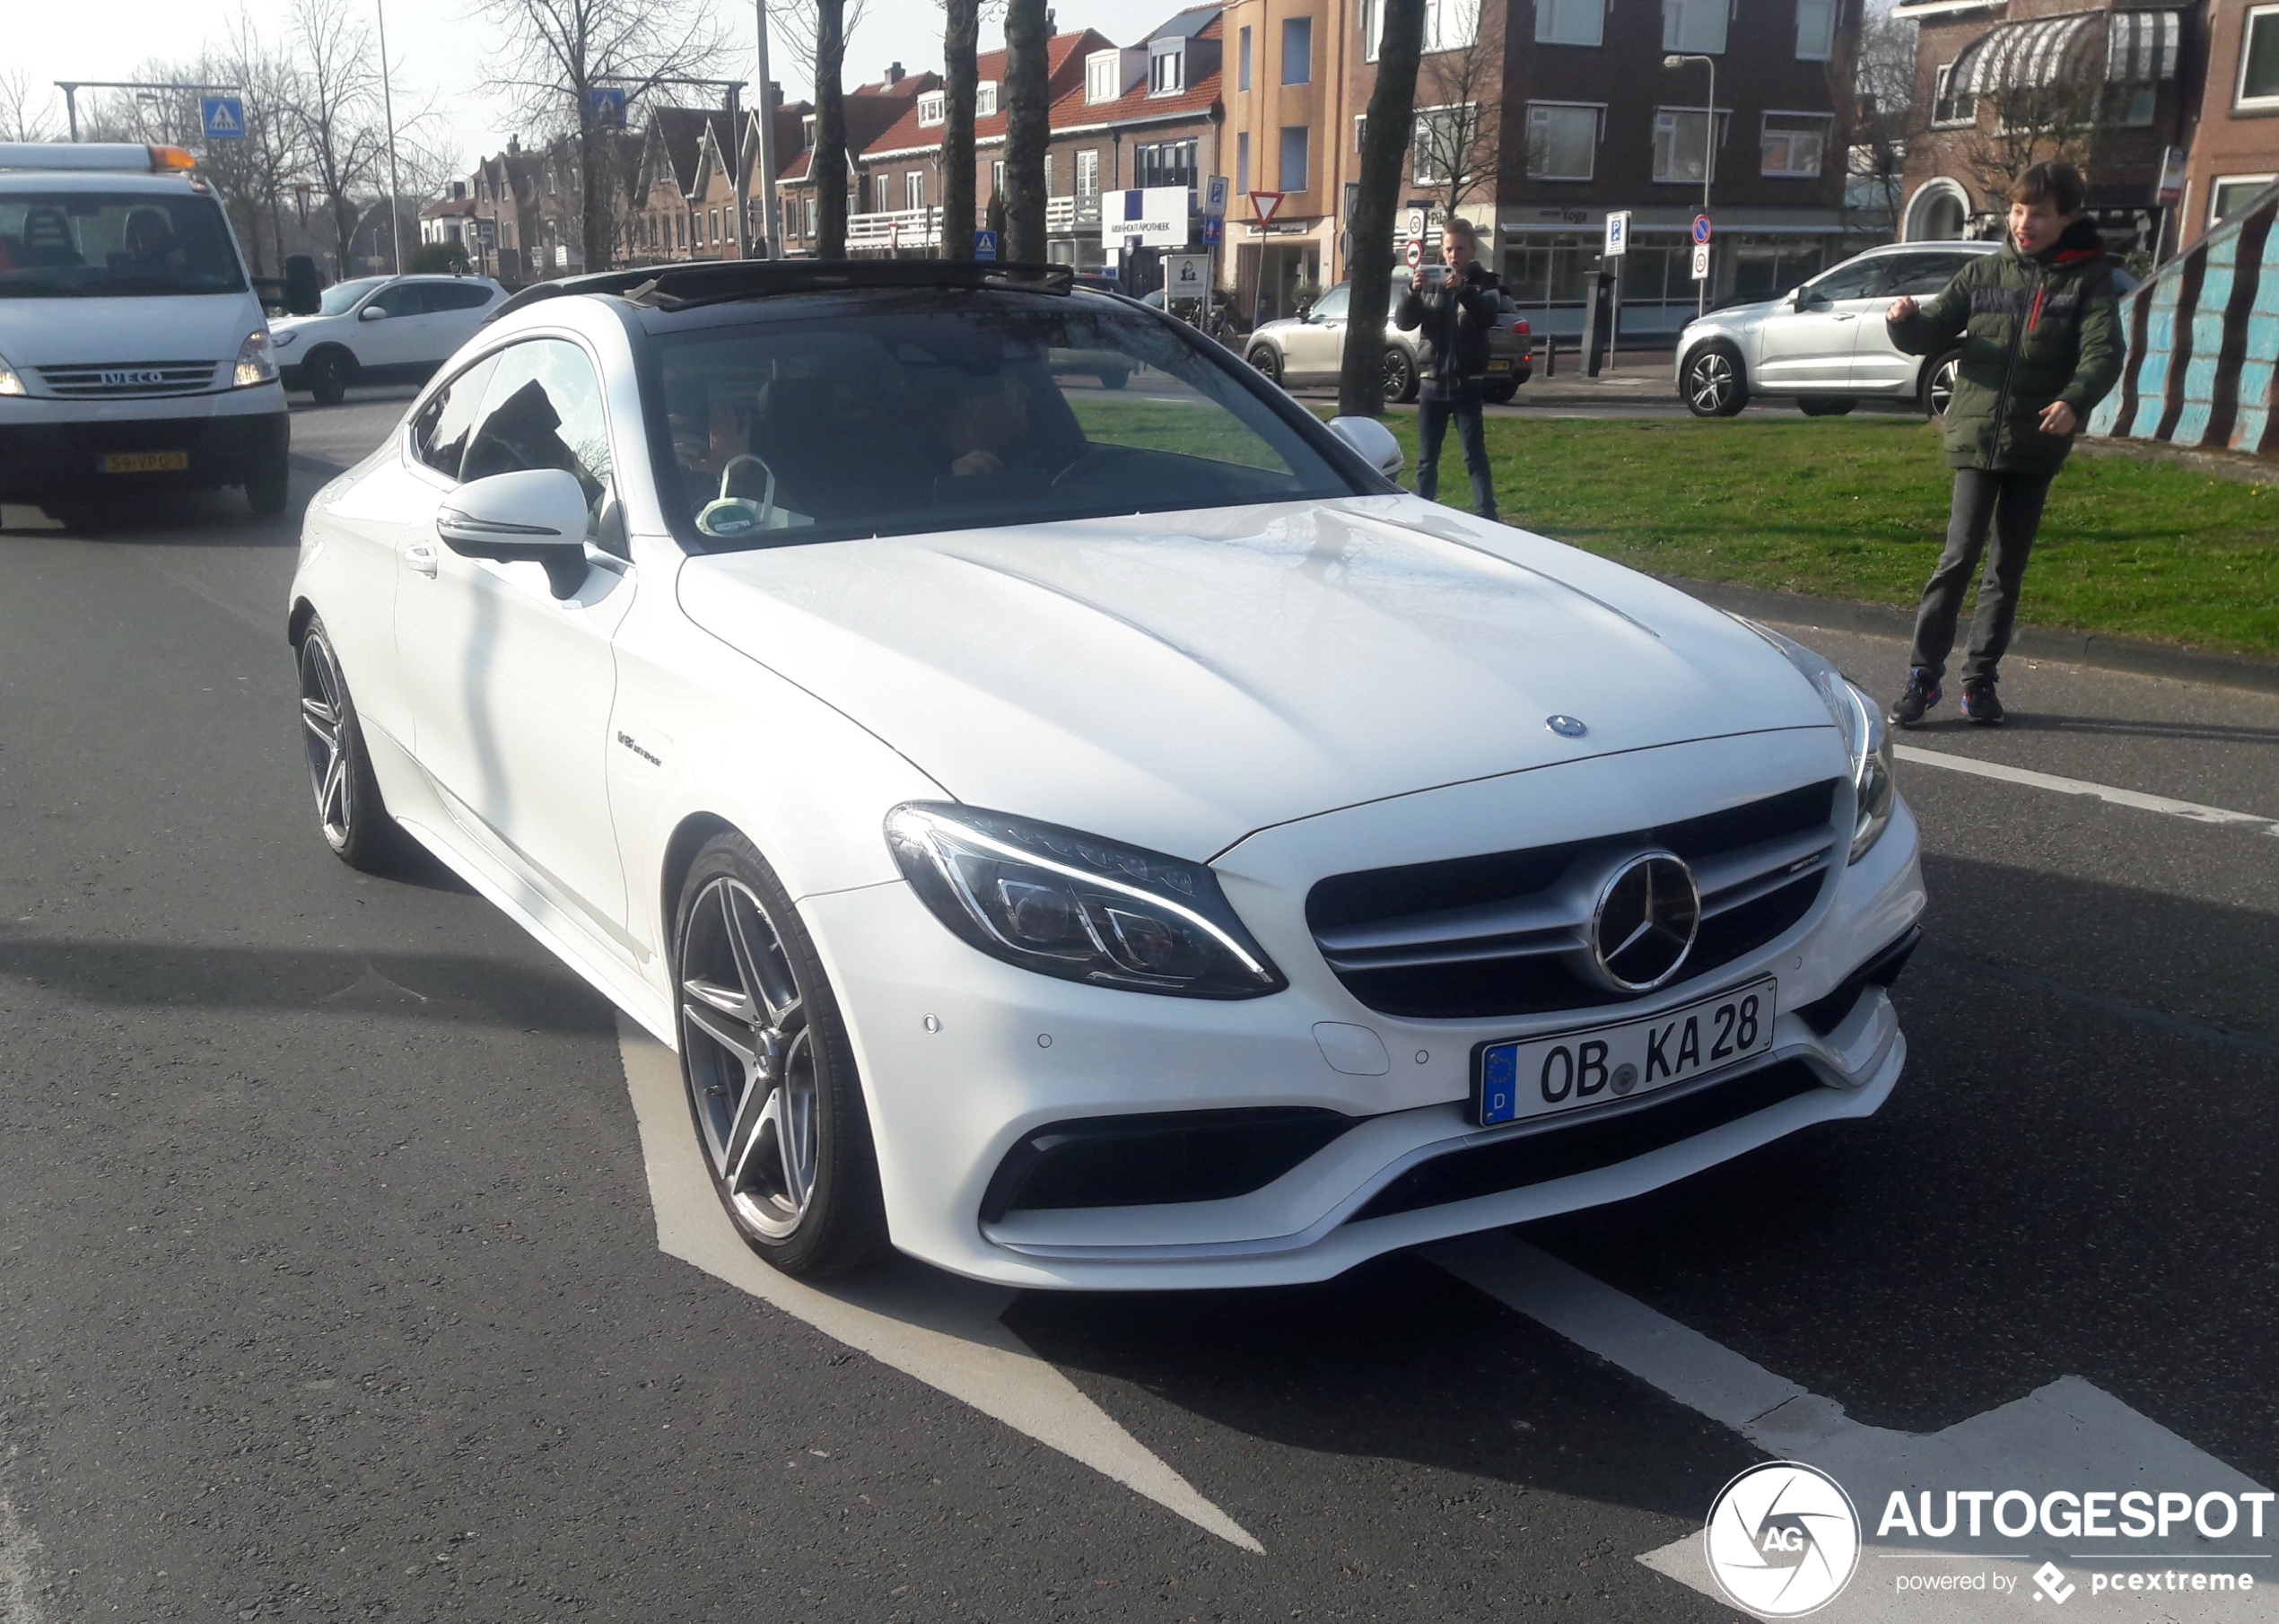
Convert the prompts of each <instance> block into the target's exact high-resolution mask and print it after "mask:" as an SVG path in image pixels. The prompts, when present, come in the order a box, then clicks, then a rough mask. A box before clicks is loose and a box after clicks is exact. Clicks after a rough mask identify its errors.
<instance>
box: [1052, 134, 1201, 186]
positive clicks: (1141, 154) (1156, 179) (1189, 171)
mask: <svg viewBox="0 0 2279 1624" xmlns="http://www.w3.org/2000/svg"><path fill="white" fill-rule="evenodd" d="M1078 157H1079V159H1081V157H1082V154H1078ZM1079 172H1080V171H1079ZM1131 178H1132V181H1133V183H1134V184H1135V185H1138V186H1141V187H1150V186H1189V187H1191V186H1192V185H1194V184H1195V143H1194V142H1192V141H1156V142H1149V143H1148V144H1145V145H1143V146H1137V147H1134V148H1133V149H1132V152H1131Z"/></svg>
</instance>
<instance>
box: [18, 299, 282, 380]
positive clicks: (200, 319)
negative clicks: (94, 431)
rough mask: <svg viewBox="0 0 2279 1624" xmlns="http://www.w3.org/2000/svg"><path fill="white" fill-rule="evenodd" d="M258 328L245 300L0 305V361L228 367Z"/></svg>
mask: <svg viewBox="0 0 2279 1624" xmlns="http://www.w3.org/2000/svg"><path fill="white" fill-rule="evenodd" d="M260 325H261V311H260V310H259V308H258V306H256V305H255V303H254V301H253V298H252V296H251V295H250V294H248V293H178V294H174V295H172V296H170V297H167V298H160V299H0V355H5V356H6V357H7V358H8V359H9V360H10V361H12V362H15V363H16V364H17V365H18V366H32V367H38V366H87V365H92V364H95V363H98V362H122V363H124V362H154V361H172V362H183V361H211V362H216V363H219V362H224V361H235V360H236V359H237V355H238V346H239V345H241V344H243V343H244V342H245V336H246V335H247V334H248V333H250V332H252V331H254V330H255V329H256V328H258V327H260Z"/></svg>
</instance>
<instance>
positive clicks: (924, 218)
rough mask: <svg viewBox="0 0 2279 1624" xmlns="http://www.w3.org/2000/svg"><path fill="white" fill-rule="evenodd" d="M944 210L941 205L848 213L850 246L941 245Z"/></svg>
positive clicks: (921, 246)
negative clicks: (940, 207)
mask: <svg viewBox="0 0 2279 1624" xmlns="http://www.w3.org/2000/svg"><path fill="white" fill-rule="evenodd" d="M941 234H942V212H941V210H939V208H922V209H890V210H882V211H879V212H878V213H876V214H850V215H848V216H847V246H848V247H849V248H851V249H856V248H862V249H891V248H904V249H930V248H939V247H940V246H941Z"/></svg>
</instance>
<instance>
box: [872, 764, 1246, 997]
mask: <svg viewBox="0 0 2279 1624" xmlns="http://www.w3.org/2000/svg"><path fill="white" fill-rule="evenodd" d="M886 844H887V845H888V846H889V847H890V848H891V849H892V850H893V851H894V854H895V863H896V864H897V865H898V866H899V867H900V868H901V869H902V872H903V877H904V878H905V879H907V880H909V881H910V884H911V888H912V890H914V891H916V892H917V893H918V895H919V896H920V898H921V900H923V901H924V903H925V904H926V906H927V907H928V908H930V909H931V910H932V911H933V914H934V917H935V918H937V919H939V920H940V921H941V922H942V923H943V924H945V925H947V927H948V928H949V930H951V932H952V933H953V934H955V935H956V936H958V937H960V938H962V939H964V940H965V941H966V942H969V943H971V944H972V945H973V946H974V947H978V948H980V949H981V950H982V952H984V953H986V954H989V955H990V956H992V957H994V958H1001V959H1003V960H1004V961H1005V962H1006V963H1008V964H1010V965H1020V966H1021V967H1022V968H1023V969H1025V970H1034V971H1036V972H1037V973H1038V974H1042V975H1057V976H1059V977H1061V979H1063V980H1065V981H1072V982H1091V983H1093V984H1095V985H1096V986H1104V987H1122V988H1126V989H1129V990H1130V991H1134V992H1160V993H1169V994H1172V995H1174V996H1178V997H1184V998H1258V997H1261V996H1262V995H1264V994H1266V993H1269V992H1279V991H1281V990H1282V989H1283V988H1284V987H1285V986H1287V985H1288V982H1286V981H1284V980H1283V979H1282V974H1281V972H1280V971H1279V970H1277V969H1276V968H1275V967H1274V965H1272V963H1271V962H1270V961H1269V960H1268V958H1267V956H1266V953H1265V950H1264V949H1263V948H1262V947H1260V946H1259V945H1258V944H1257V942H1255V941H1253V939H1251V934H1250V932H1249V931H1248V930H1245V929H1244V927H1243V922H1242V921H1241V920H1240V919H1238V918H1236V914H1235V910H1234V909H1233V908H1232V907H1231V906H1230V905H1228V904H1227V898H1226V895H1225V894H1224V893H1223V892H1221V891H1220V890H1219V888H1218V876H1217V875H1215V874H1213V873H1212V872H1211V871H1210V869H1209V868H1208V867H1206V866H1205V865H1203V864H1201V863H1191V862H1186V861H1183V860H1181V859H1179V858H1175V857H1166V856H1164V855H1163V854H1162V853H1161V852H1157V851H1142V850H1140V848H1138V847H1135V846H1126V845H1122V844H1121V843H1117V842H1114V841H1108V840H1102V839H1100V838H1099V837H1098V836H1096V835H1092V834H1080V833H1079V832H1078V831H1077V830H1074V829H1064V828H1061V827H1060V826H1059V825H1054V824H1043V823H1034V822H1031V821H1030V820H1029V819H1027V818H1023V817H1011V816H1007V815H1006V814H1004V813H1002V812H983V811H979V810H977V809H975V808H971V807H960V806H954V805H951V804H948V803H946V802H941V801H909V802H905V803H904V805H902V806H899V807H896V808H895V809H894V810H893V811H892V812H889V813H888V814H886Z"/></svg>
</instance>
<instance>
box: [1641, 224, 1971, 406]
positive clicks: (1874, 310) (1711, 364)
mask: <svg viewBox="0 0 2279 1624" xmlns="http://www.w3.org/2000/svg"><path fill="white" fill-rule="evenodd" d="M2001 246H2002V245H2001V244H2000V243H1996V242H1899V243H1893V244H1890V246H1888V247H1885V248H1879V249H1869V250H1868V251H1867V252H1866V253H1864V254H1861V255H1859V256H1857V257H1856V258H1851V259H1847V260H1846V261H1844V263H1843V264H1841V265H1839V266H1835V267H1834V268H1833V269H1830V270H1826V271H1822V272H1821V274H1820V275H1817V276H1815V277H1813V278H1812V280H1811V281H1810V282H1808V283H1806V284H1804V285H1803V286H1802V287H1800V288H1797V289H1795V290H1794V291H1793V292H1789V293H1786V294H1785V295H1784V296H1782V297H1781V298H1778V299H1774V300H1768V301H1766V302H1764V303H1762V304H1736V305H1732V306H1729V307H1728V308H1726V309H1725V310H1712V311H1711V312H1710V313H1709V314H1708V315H1707V316H1705V317H1703V318H1702V319H1700V320H1698V321H1694V322H1690V323H1688V324H1687V326H1686V328H1685V331H1684V332H1682V333H1681V334H1680V335H1679V336H1678V374H1677V378H1678V394H1679V396H1680V397H1681V398H1682V399H1683V400H1684V401H1685V403H1686V406H1687V408H1688V409H1689V410H1690V411H1691V412H1692V413H1693V415H1695V416H1697V417H1730V416H1732V415H1733V414H1734V413H1735V412H1738V411H1739V410H1741V408H1742V406H1747V405H1748V404H1749V397H1751V396H1752V395H1770V396H1785V397H1789V398H1792V399H1794V401H1795V402H1796V405H1797V406H1798V407H1799V408H1800V409H1801V410H1802V411H1803V413H1804V415H1806V416H1808V417H1833V416H1839V415H1842V414H1844V413H1846V412H1848V411H1850V410H1851V409H1852V408H1853V407H1854V406H1856V405H1858V404H1859V402H1860V400H1861V399H1862V398H1864V397H1876V398H1881V399H1892V398H1899V399H1910V398H1911V399H1914V400H1915V401H1917V402H1918V403H1919V404H1920V405H1921V406H1922V408H1923V410H1924V411H1925V413H1926V414H1932V415H1935V414H1937V413H1940V412H1943V411H1945V410H1946V406H1947V401H1948V399H1949V398H1950V397H1952V395H1953V393H1954V368H1955V358H1956V356H1957V355H1959V354H1960V353H1961V352H1960V349H1959V348H1958V349H1955V350H1951V351H1949V352H1947V353H1946V354H1943V355H1934V356H1929V357H1927V358H1926V357H1924V356H1920V355H1906V354H1900V353H1899V351H1898V350H1896V349H1894V348H1893V347H1892V345H1891V340H1890V335H1889V334H1888V333H1887V332H1886V331H1885V329H1884V326H1883V311H1884V308H1885V307H1886V306H1888V305H1889V304H1890V302H1891V301H1893V300H1894V299H1897V298H1899V297H1900V296H1901V295H1907V296H1909V297H1912V298H1916V299H1928V298H1930V297H1932V296H1933V295H1934V294H1936V293H1939V292H1943V291H1944V290H1945V288H1946V285H1947V284H1948V283H1950V282H1952V281H1953V280H1954V278H1955V275H1956V273H1958V272H1959V271H1960V270H1961V269H1962V267H1963V266H1967V265H1969V263H1970V262H1971V261H1972V260H1973V259H1975V258H1978V256H1979V255H1981V254H1991V253H1993V252H1994V251H1995V249H1998V248H2000V247H2001Z"/></svg>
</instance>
